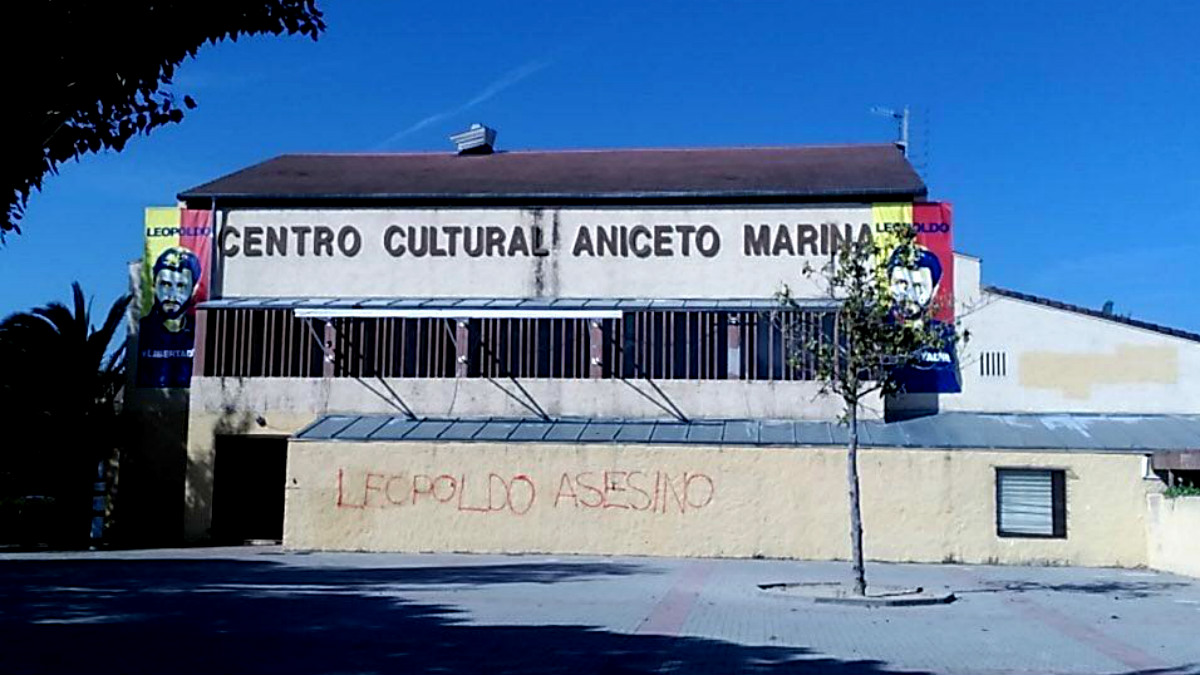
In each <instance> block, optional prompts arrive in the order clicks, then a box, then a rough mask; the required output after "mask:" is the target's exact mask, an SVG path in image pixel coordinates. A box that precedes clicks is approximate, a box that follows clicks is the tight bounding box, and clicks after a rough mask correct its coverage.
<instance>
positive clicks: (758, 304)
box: [200, 297, 836, 318]
mask: <svg viewBox="0 0 1200 675" xmlns="http://www.w3.org/2000/svg"><path fill="white" fill-rule="evenodd" d="M200 307H201V308H202V309H290V310H293V311H294V312H295V313H296V315H297V316H308V317H314V318H321V317H329V318H333V317H426V316H445V317H455V318H473V317H499V318H504V317H568V316H573V317H592V318H596V317H599V318H605V317H619V316H620V315H621V313H622V312H641V311H658V312H661V311H716V312H765V311H770V310H774V309H780V307H781V306H780V304H779V302H778V301H776V300H774V299H772V298H724V299H702V298H675V299H670V298H653V299H650V298H265V297H264V298H259V297H242V298H221V299H218V300H209V301H207V302H205V303H202V304H201V305H200ZM835 307H836V305H835V304H834V303H832V302H831V301H829V300H825V299H809V300H798V301H797V308H799V309H807V310H813V311H818V310H830V309H833V308H835Z"/></svg>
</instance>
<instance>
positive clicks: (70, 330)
mask: <svg viewBox="0 0 1200 675" xmlns="http://www.w3.org/2000/svg"><path fill="white" fill-rule="evenodd" d="M71 289H72V295H73V298H72V300H73V302H72V307H67V306H66V305H64V304H62V303H60V302H51V303H48V304H46V305H44V306H42V307H36V308H34V309H32V310H30V311H28V312H19V313H16V314H12V315H10V316H8V317H7V318H5V319H4V320H3V321H0V364H3V365H2V366H0V428H3V429H5V436H6V440H7V441H10V442H6V444H5V446H6V449H7V450H8V452H5V453H3V456H2V457H0V461H3V465H2V466H3V469H0V471H2V472H3V474H6V475H2V478H3V479H4V480H3V481H2V482H0V497H4V498H5V501H6V503H7V505H8V506H9V507H10V510H11V509H14V508H18V507H21V506H24V505H25V504H24V502H23V501H22V500H24V499H25V498H26V497H28V496H30V495H38V496H44V497H49V498H51V499H53V509H52V512H53V518H52V519H53V521H54V522H53V528H54V530H55V532H53V533H50V534H51V536H52V538H57V539H59V540H61V541H64V542H74V543H77V542H78V541H80V540H81V539H82V538H84V537H85V536H86V535H87V533H88V529H87V522H86V521H87V517H88V516H89V515H90V511H91V507H90V504H91V496H92V491H91V487H90V486H91V483H92V482H93V481H94V479H95V472H96V467H97V462H99V461H103V460H106V459H109V458H110V457H111V456H112V454H113V452H114V449H115V447H116V442H117V432H118V429H117V419H118V417H117V415H118V408H117V406H118V402H119V396H120V393H121V390H122V387H123V384H124V380H125V368H124V353H125V350H124V347H123V346H122V347H119V348H117V349H115V350H113V351H111V352H110V350H109V346H110V344H111V343H112V340H113V337H114V336H115V335H116V332H117V329H118V328H119V327H120V323H121V319H122V317H123V316H124V314H125V310H126V309H127V308H128V306H129V302H130V300H131V299H132V298H131V296H129V295H124V296H121V297H120V298H118V299H117V301H116V302H114V303H113V304H112V306H111V307H110V308H109V309H108V313H107V314H106V315H105V317H104V322H103V323H102V324H101V325H100V327H99V328H96V327H95V326H94V325H93V323H92V312H91V308H90V306H89V304H88V302H87V301H86V299H85V298H84V294H83V289H82V288H81V287H80V286H79V284H78V283H74V284H72V285H71ZM43 534H45V533H39V535H43Z"/></svg>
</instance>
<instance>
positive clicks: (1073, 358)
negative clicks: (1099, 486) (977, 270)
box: [941, 291, 1200, 414]
mask: <svg viewBox="0 0 1200 675" xmlns="http://www.w3.org/2000/svg"><path fill="white" fill-rule="evenodd" d="M962 325H963V327H964V328H966V329H967V330H970V332H971V339H970V342H969V343H968V344H967V346H966V348H965V349H964V351H963V353H962V355H961V356H962V358H961V366H962V375H963V393H962V394H959V395H945V396H942V399H941V409H942V410H976V411H1005V412H1087V413H1150V414H1153V413H1192V414H1194V413H1200V343H1197V342H1194V341H1191V340H1187V339H1183V338H1178V337H1173V336H1170V335H1165V334H1163V333H1158V332H1154V331H1151V330H1146V329H1143V328H1138V327H1134V326H1130V325H1127V324H1122V323H1119V322H1116V321H1111V320H1107V319H1102V318H1098V317H1092V316H1088V315H1085V314H1080V313H1077V312H1071V311H1067V310H1062V309H1056V308H1053V307H1047V306H1044V305H1040V304H1037V303H1033V302H1029V301H1025V300H1018V299H1014V298H1010V297H1006V296H1002V295H998V294H995V293H989V292H986V291H984V292H983V293H982V294H981V295H980V302H978V303H977V305H976V306H974V307H972V308H970V309H969V310H968V312H967V313H965V315H964V317H963V321H962ZM988 352H992V353H1002V354H1004V361H1005V366H1006V367H1005V372H1004V373H1003V374H1002V375H995V374H991V375H985V374H983V372H982V369H981V363H980V361H981V358H983V355H984V354H985V353H988Z"/></svg>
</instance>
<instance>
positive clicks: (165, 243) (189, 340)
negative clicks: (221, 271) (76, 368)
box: [137, 207, 212, 388]
mask: <svg viewBox="0 0 1200 675" xmlns="http://www.w3.org/2000/svg"><path fill="white" fill-rule="evenodd" d="M210 218H211V215H210V213H209V212H208V211H196V210H189V209H180V208H174V207H155V208H147V209H146V227H145V237H146V239H145V252H144V254H143V256H142V273H141V294H140V297H139V298H138V307H139V310H140V311H139V316H140V320H139V321H138V358H137V386H139V387H152V388H186V387H187V386H188V385H189V384H190V382H191V379H192V356H193V354H194V353H195V341H196V305H197V304H199V303H201V302H203V301H204V300H207V299H208V288H209V280H210V278H211V274H212V272H211V269H210V261H211V260H212V225H211V222H210Z"/></svg>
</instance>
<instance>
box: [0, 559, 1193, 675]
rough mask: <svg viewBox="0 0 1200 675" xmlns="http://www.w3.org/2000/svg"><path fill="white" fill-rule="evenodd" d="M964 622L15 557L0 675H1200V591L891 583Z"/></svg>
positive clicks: (770, 574)
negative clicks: (933, 597)
mask: <svg viewBox="0 0 1200 675" xmlns="http://www.w3.org/2000/svg"><path fill="white" fill-rule="evenodd" d="M867 572H868V579H869V581H872V582H874V583H878V584H884V585H898V586H924V587H925V588H927V589H941V588H948V589H952V590H954V591H955V592H956V593H958V594H959V598H960V599H959V601H958V602H956V603H954V604H952V605H944V606H933V607H909V608H899V607H897V608H878V609H864V608H857V607H840V606H823V605H811V604H807V603H804V602H802V601H797V600H793V599H788V598H781V597H775V596H772V595H769V594H765V593H763V592H761V591H759V590H758V589H757V584H760V583H765V582H777V581H831V580H842V579H845V578H846V577H847V575H848V573H849V566H848V564H846V563H823V562H821V563H812V562H803V563H801V562H787V561H769V560H683V559H656V558H599V557H575V556H474V555H473V556H468V555H384V554H350V553H337V554H324V553H322V554H315V553H314V554H301V553H284V552H282V551H280V550H279V549H277V548H226V549H181V550H158V551H137V552H119V553H75V554H53V555H50V554H47V555H41V554H8V555H0V673H85V672H86V673H164V672H170V673H290V674H295V675H305V674H309V673H313V674H316V673H328V674H334V673H337V674H340V673H443V674H449V675H454V674H465V673H605V674H614V675H616V674H632V673H735V672H744V673H821V674H828V675H849V674H851V673H867V674H871V673H947V674H957V675H970V674H972V673H980V674H1000V673H1122V674H1133V673H1138V674H1141V675H1149V674H1152V673H1153V674H1157V675H1182V674H1200V581H1198V580H1194V579H1188V578H1184V577H1177V576H1172V575H1168V574H1160V573H1157V572H1149V571H1141V570H1117V569H1085V568H1065V567H1057V568H1055V567H1051V568H1036V567H990V566H967V565H893V564H884V563H876V564H870V565H869V566H868V569H867Z"/></svg>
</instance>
